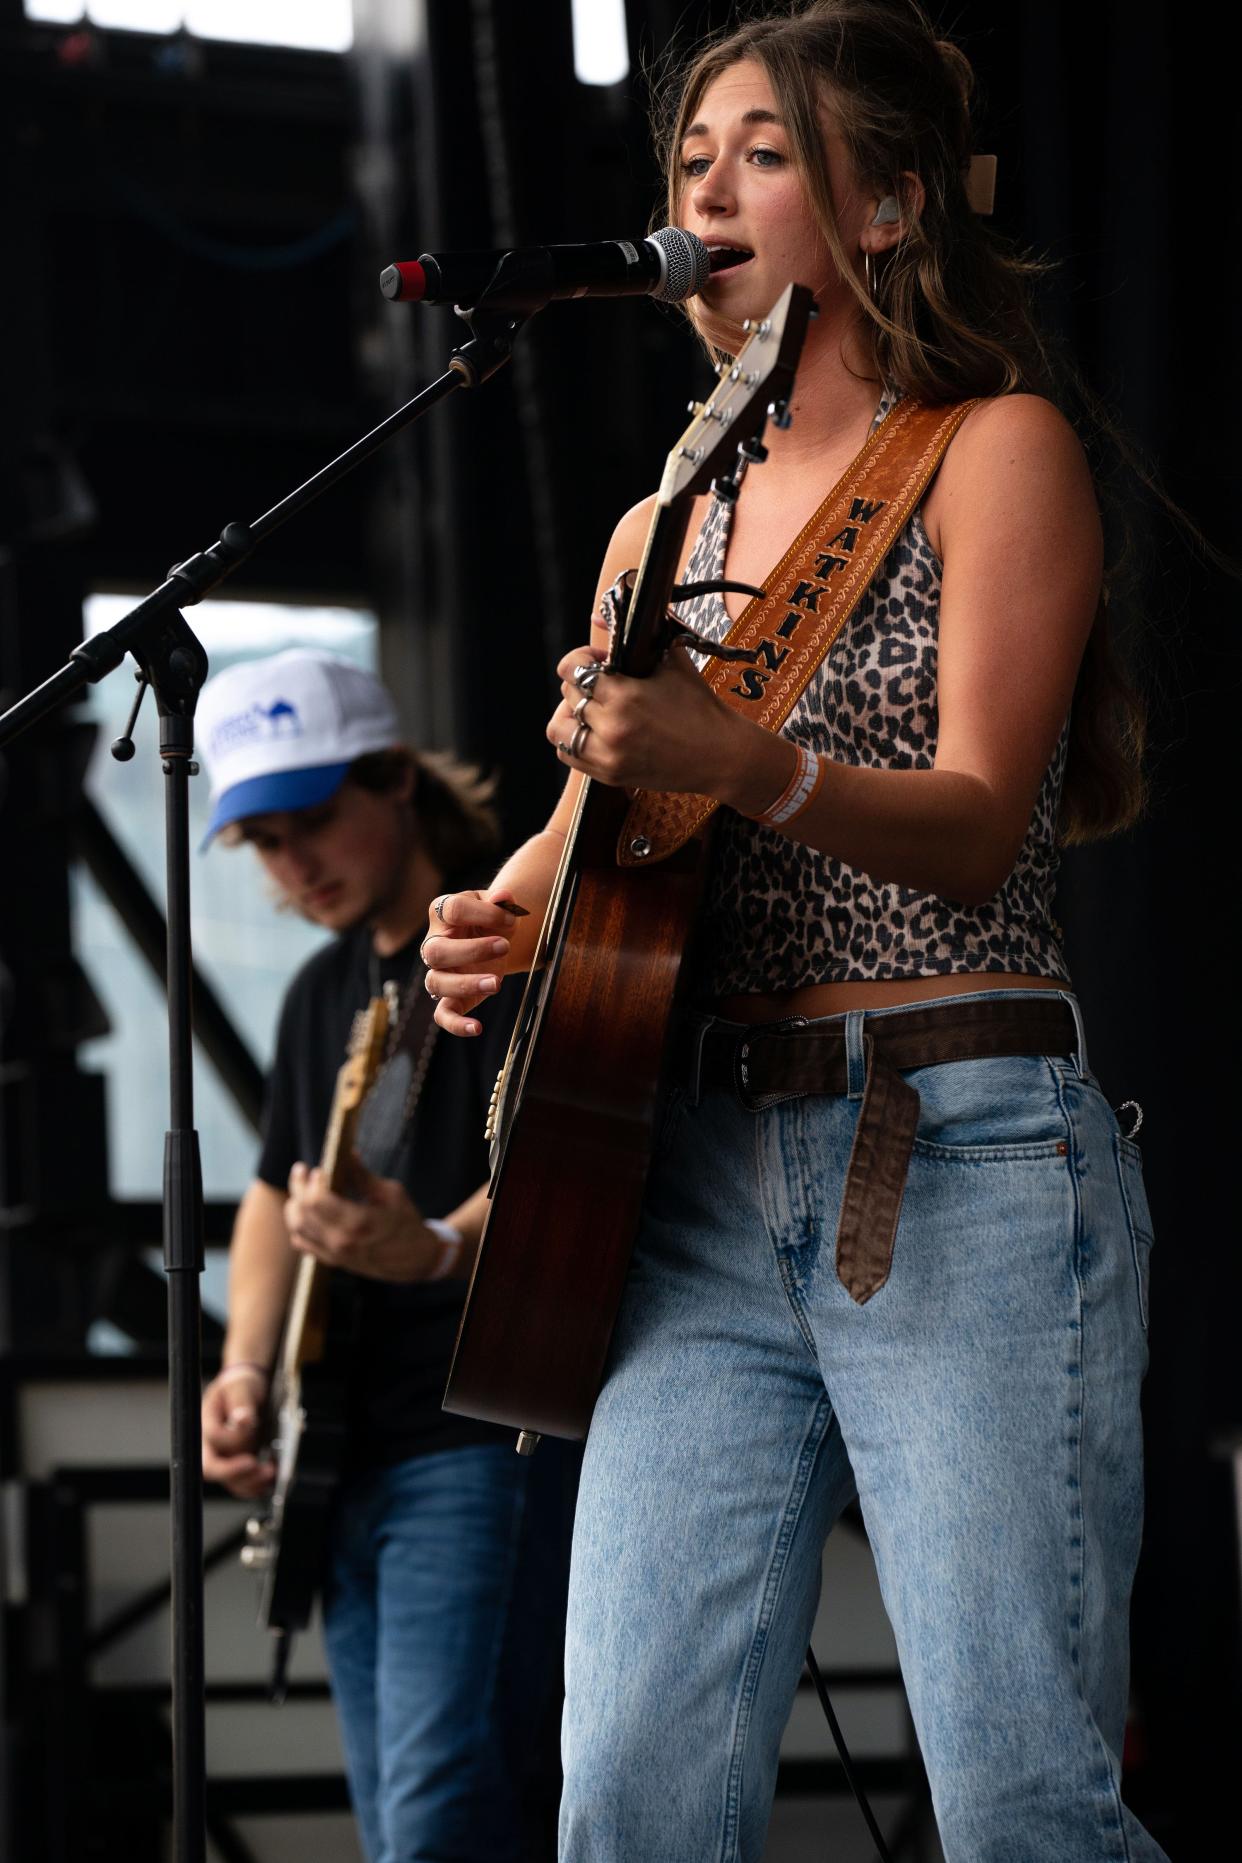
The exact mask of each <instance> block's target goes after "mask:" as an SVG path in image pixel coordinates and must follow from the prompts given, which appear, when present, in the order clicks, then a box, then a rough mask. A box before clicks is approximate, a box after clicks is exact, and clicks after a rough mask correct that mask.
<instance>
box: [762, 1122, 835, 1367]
mask: <svg viewBox="0 0 1242 1863" xmlns="http://www.w3.org/2000/svg"><path fill="white" fill-rule="evenodd" d="M801 1103H802V1102H801V1101H798V1102H796V1105H797V1106H799V1107H800V1106H801ZM797 1117H799V1118H800V1117H801V1113H800V1112H798V1113H797ZM764 1123H765V1122H764V1121H763V1120H762V1119H756V1120H755V1122H754V1127H755V1129H754V1146H755V1182H756V1184H757V1185H758V1187H759V1207H760V1209H761V1211H762V1212H763V1228H764V1234H765V1235H766V1237H767V1242H768V1247H769V1248H770V1249H771V1251H772V1261H773V1265H774V1266H775V1268H776V1275H777V1279H778V1281H779V1282H780V1287H781V1292H782V1294H783V1295H784V1296H785V1304H786V1306H787V1307H788V1308H789V1311H790V1313H791V1314H792V1315H793V1322H794V1325H795V1326H796V1327H797V1328H798V1331H799V1332H800V1333H801V1335H802V1342H803V1344H804V1345H805V1346H806V1349H807V1351H808V1352H809V1353H810V1355H811V1362H812V1364H813V1365H814V1366H815V1368H816V1370H817V1371H819V1373H820V1376H821V1378H822V1376H823V1368H822V1367H821V1365H820V1362H819V1347H818V1346H817V1345H816V1343H815V1335H814V1333H813V1332H812V1330H811V1328H810V1325H809V1324H808V1322H807V1320H806V1318H805V1317H804V1315H803V1313H802V1310H801V1306H800V1299H801V1296H800V1294H799V1292H798V1289H797V1287H796V1286H795V1285H794V1282H793V1271H792V1267H791V1264H790V1263H789V1261H788V1259H787V1257H786V1256H785V1255H784V1254H782V1252H781V1246H780V1242H779V1241H778V1239H777V1235H776V1225H775V1224H774V1223H773V1221H772V1217H771V1211H770V1208H769V1204H768V1196H767V1174H766V1172H765V1171H764V1168H763V1144H762V1139H763V1128H764ZM785 1182H786V1184H787V1185H788V1184H790V1183H791V1182H792V1179H791V1177H790V1174H789V1173H788V1172H786V1174H785ZM804 1191H805V1184H804V1183H803V1182H802V1180H801V1179H799V1193H800V1194H802V1193H803V1192H804ZM805 1201H806V1199H805V1196H803V1202H804V1203H805Z"/></svg>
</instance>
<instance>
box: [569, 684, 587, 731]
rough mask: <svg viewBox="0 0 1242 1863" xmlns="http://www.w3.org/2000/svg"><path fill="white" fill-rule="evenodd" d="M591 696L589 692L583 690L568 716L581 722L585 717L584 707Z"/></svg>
mask: <svg viewBox="0 0 1242 1863" xmlns="http://www.w3.org/2000/svg"><path fill="white" fill-rule="evenodd" d="M591 698H592V694H591V693H589V692H584V693H583V695H582V697H581V698H580V699H579V700H578V703H577V704H576V705H575V706H574V708H573V710H572V711H571V712H570V714H569V715H570V717H571V718H574V719H576V720H577V722H578V723H579V724H582V723H583V722H584V720H585V718H586V708H587V706H588V705H589V704H590V703H591Z"/></svg>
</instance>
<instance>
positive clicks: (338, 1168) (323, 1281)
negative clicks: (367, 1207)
mask: <svg viewBox="0 0 1242 1863" xmlns="http://www.w3.org/2000/svg"><path fill="white" fill-rule="evenodd" d="M360 1110H361V1108H360V1107H359V1106H345V1105H343V1104H342V1102H341V1098H340V1096H339V1095H338V1096H337V1098H336V1101H335V1103H334V1104H333V1107H332V1113H331V1116H330V1118H329V1120H328V1130H327V1134H326V1136H325V1138H324V1144H323V1152H322V1154H321V1156H320V1160H319V1168H320V1170H321V1171H322V1172H323V1174H324V1177H325V1178H326V1180H327V1187H328V1189H329V1190H330V1191H332V1192H333V1193H334V1194H335V1195H336V1196H340V1195H341V1194H342V1192H343V1191H344V1190H346V1189H347V1188H348V1184H349V1177H350V1173H351V1170H352V1168H353V1145H354V1135H355V1133H356V1131H357V1128H358V1115H359V1112H360ZM331 1272H332V1270H331V1269H330V1268H328V1267H325V1265H324V1263H323V1262H321V1261H320V1260H319V1259H318V1258H317V1257H316V1256H314V1255H303V1256H302V1258H301V1260H300V1261H299V1262H298V1272H297V1279H296V1280H295V1282H294V1284H293V1295H292V1297H291V1299H290V1302H289V1317H288V1320H287V1321H286V1323H285V1336H284V1341H283V1344H282V1345H281V1350H280V1368H281V1372H282V1374H283V1376H284V1379H285V1382H286V1385H287V1384H288V1383H289V1382H290V1381H291V1380H292V1379H293V1378H295V1377H296V1376H297V1372H298V1369H299V1367H300V1366H302V1365H313V1364H317V1363H318V1362H319V1360H320V1359H321V1358H322V1357H323V1354H324V1345H325V1340H326V1328H327V1299H328V1276H329V1275H330V1274H331Z"/></svg>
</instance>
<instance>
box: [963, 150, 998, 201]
mask: <svg viewBox="0 0 1242 1863" xmlns="http://www.w3.org/2000/svg"><path fill="white" fill-rule="evenodd" d="M966 199H967V200H968V202H969V203H970V210H971V212H972V213H991V211H992V207H993V205H994V203H995V200H996V157H995V156H994V155H972V156H971V158H970V166H969V167H968V168H967V170H966Z"/></svg>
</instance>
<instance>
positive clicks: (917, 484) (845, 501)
mask: <svg viewBox="0 0 1242 1863" xmlns="http://www.w3.org/2000/svg"><path fill="white" fill-rule="evenodd" d="M977 406H978V402H977V401H961V402H958V403H956V404H955V405H954V406H952V407H926V406H924V405H923V404H922V403H921V402H918V401H899V402H898V403H897V405H896V407H895V408H894V409H893V410H892V412H891V413H890V414H889V415H888V416H887V418H886V419H885V420H884V421H882V422H881V424H880V426H879V427H877V428H876V430H875V432H874V433H873V434H872V435H871V436H870V438H869V439H868V440H867V443H866V445H865V446H864V447H863V449H862V451H861V453H859V455H858V457H857V458H856V459H855V460H854V462H853V464H852V465H851V466H850V467H849V468H848V470H847V471H846V473H845V476H844V477H843V478H842V479H841V480H840V482H839V484H837V485H835V486H834V487H833V489H832V491H830V492H829V494H828V496H827V498H825V500H824V502H823V504H822V505H821V506H820V507H819V510H818V511H817V512H816V513H815V515H814V517H813V518H811V520H810V522H809V523H808V524H806V525H804V526H803V528H802V530H801V531H799V533H798V535H797V536H796V537H795V538H794V540H793V542H792V544H791V545H790V546H789V548H788V550H786V552H785V554H784V556H783V557H782V558H781V560H780V562H779V563H778V564H777V565H776V568H775V569H774V570H773V571H772V573H771V575H769V576H767V577H766V578H765V579H764V589H765V593H764V594H763V595H762V596H756V597H755V599H754V600H753V601H752V602H751V603H750V604H749V605H748V606H747V607H746V609H745V610H744V611H743V612H742V614H740V615H739V616H738V618H737V620H736V621H735V622H734V623H733V625H732V627H731V628H730V629H729V632H728V634H727V635H726V636H725V639H724V642H723V643H722V644H723V645H725V646H728V647H744V648H748V649H750V650H751V652H752V653H753V654H754V659H753V661H752V663H751V664H750V665H745V664H743V665H739V664H738V663H737V662H736V661H728V660H716V661H714V662H712V663H711V665H710V666H709V667H708V668H707V669H705V671H704V673H703V677H704V678H705V679H706V680H707V683H708V685H709V686H710V687H711V688H712V690H713V692H714V693H715V694H716V696H717V698H719V699H723V701H724V703H725V704H726V705H730V706H732V707H733V709H734V710H735V711H739V712H744V713H745V714H746V716H747V717H748V718H751V719H753V720H754V721H755V723H756V724H761V725H763V726H764V728H765V729H766V730H768V731H779V730H780V728H781V726H782V725H783V724H784V722H785V720H786V719H787V718H788V717H789V714H790V713H791V712H792V710H793V708H794V706H795V705H796V704H797V702H798V700H799V699H800V698H801V696H802V694H803V692H805V690H806V688H807V686H808V684H809V683H810V681H811V679H812V678H813V677H814V674H815V672H816V671H817V669H818V668H819V666H820V664H821V662H822V661H823V659H824V656H825V655H826V654H827V652H828V650H829V648H830V647H831V646H832V644H833V642H834V641H835V640H836V638H837V636H838V635H839V634H840V632H841V630H842V628H843V627H844V626H845V624H846V622H847V621H848V620H849V618H850V616H851V615H852V614H853V612H854V610H855V609H856V608H857V606H858V604H859V602H860V601H861V600H862V598H863V596H864V595H865V594H866V592H867V589H868V588H869V586H870V584H871V582H872V579H873V578H874V576H875V574H876V572H877V571H878V570H879V568H880V565H881V564H882V563H883V561H884V559H885V557H886V556H887V555H888V553H889V551H890V550H891V549H892V547H893V544H894V543H895V542H896V541H897V539H898V537H899V536H900V535H901V533H902V531H903V530H904V529H905V527H906V524H907V523H908V522H909V519H910V515H911V513H912V512H913V511H914V509H915V507H916V506H917V504H918V502H919V500H920V499H921V498H922V496H923V494H924V492H925V491H926V490H927V487H928V486H929V485H930V483H931V481H932V479H933V478H934V476H935V473H936V469H937V467H938V466H939V465H940V462H941V460H942V459H943V458H944V456H945V453H946V451H947V450H948V445H949V442H950V440H951V439H952V438H953V436H954V434H955V433H956V432H957V430H958V428H959V427H960V426H961V424H962V422H963V421H964V420H965V418H966V416H967V415H968V414H969V413H970V410H971V409H972V408H973V407H977ZM718 807H719V804H718V803H716V802H714V801H713V800H712V798H711V797H710V796H696V795H681V794H678V793H676V792H674V791H662V790H654V789H640V790H638V791H637V792H636V793H635V795H634V797H633V800H632V801H631V803H630V807H629V810H628V812H627V814H626V817H625V821H624V823H623V824H622V828H621V833H620V835H619V837H618V840H617V863H618V865H619V866H622V867H649V866H651V865H652V864H653V863H654V862H656V861H660V860H664V859H666V858H667V857H668V855H670V854H674V853H676V851H677V849H678V848H679V847H684V845H685V844H686V842H687V841H689V840H690V839H691V838H692V837H693V836H694V835H696V834H697V833H698V832H699V830H700V829H701V828H702V827H703V825H704V824H705V823H706V822H707V821H708V819H709V818H710V816H711V815H712V814H713V813H714V812H715V810H716V809H717V808H718Z"/></svg>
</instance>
